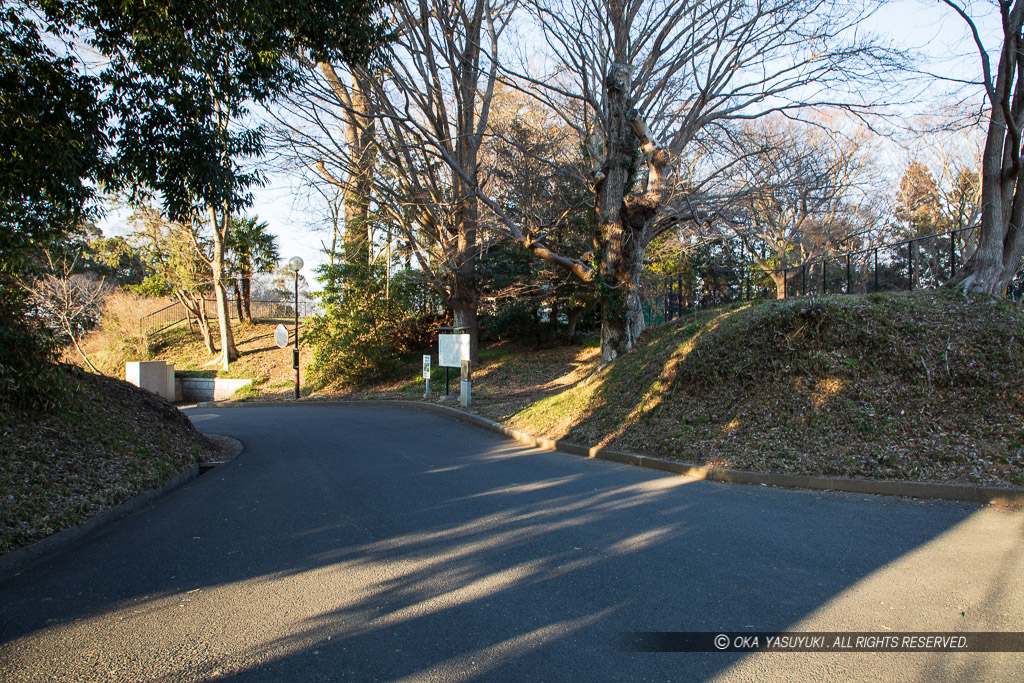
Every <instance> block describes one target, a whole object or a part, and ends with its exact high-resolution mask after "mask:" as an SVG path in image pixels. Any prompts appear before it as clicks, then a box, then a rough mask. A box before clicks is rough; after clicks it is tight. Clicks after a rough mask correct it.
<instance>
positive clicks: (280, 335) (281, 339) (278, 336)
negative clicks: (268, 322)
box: [274, 325, 288, 349]
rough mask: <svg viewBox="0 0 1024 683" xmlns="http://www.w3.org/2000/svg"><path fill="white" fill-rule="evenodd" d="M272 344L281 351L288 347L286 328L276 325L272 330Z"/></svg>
mask: <svg viewBox="0 0 1024 683" xmlns="http://www.w3.org/2000/svg"><path fill="white" fill-rule="evenodd" d="M274 343H276V344H277V346H278V348H281V349H283V348H284V347H286V346H288V328H287V327H285V326H284V325H278V326H277V327H276V328H275V329H274Z"/></svg>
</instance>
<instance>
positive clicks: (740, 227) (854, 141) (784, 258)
mask: <svg viewBox="0 0 1024 683" xmlns="http://www.w3.org/2000/svg"><path fill="white" fill-rule="evenodd" d="M735 149H736V151H735V155H736V158H737V162H736V164H735V165H734V166H733V169H732V174H731V175H732V178H731V179H732V181H733V183H734V189H733V192H732V194H733V197H734V200H733V207H732V209H731V210H730V211H729V212H728V213H727V214H726V215H725V216H723V220H721V221H719V224H720V225H723V226H727V229H728V230H729V231H731V232H732V233H734V234H735V235H736V237H738V238H739V239H740V240H741V241H742V242H743V245H744V247H745V249H746V253H747V254H748V255H749V256H750V257H751V258H752V259H753V260H754V262H755V263H756V264H757V266H758V268H760V269H761V270H762V271H763V272H764V273H766V274H767V275H769V276H770V277H771V278H772V280H773V282H774V283H775V287H776V296H777V297H778V298H780V299H782V298H785V296H786V268H787V266H792V265H797V264H800V263H804V262H806V261H808V260H811V259H814V258H818V257H822V256H825V255H827V254H829V253H831V252H833V251H837V250H839V249H842V250H844V251H853V250H854V247H856V246H859V243H860V238H861V237H862V236H864V235H866V234H867V233H868V232H869V231H870V230H871V229H872V228H873V227H874V221H873V220H872V218H873V216H874V214H875V212H873V211H871V210H870V208H869V204H870V203H871V201H872V200H871V198H872V196H873V194H874V193H873V192H872V191H871V190H872V189H873V188H872V180H873V178H872V175H871V170H872V169H871V164H870V157H871V154H870V153H871V151H873V150H872V149H871V147H870V143H869V140H868V138H867V134H866V132H865V131H863V130H859V131H854V133H853V135H841V136H840V135H835V134H833V133H830V132H829V131H828V130H826V129H825V128H824V127H823V126H822V125H820V122H819V124H818V125H811V124H806V123H804V124H799V123H793V122H790V121H788V120H786V119H785V118H783V117H766V118H764V119H762V120H759V121H756V122H750V123H747V124H745V125H743V126H741V127H740V129H739V130H738V131H737V132H736V134H735Z"/></svg>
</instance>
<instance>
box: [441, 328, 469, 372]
mask: <svg viewBox="0 0 1024 683" xmlns="http://www.w3.org/2000/svg"><path fill="white" fill-rule="evenodd" d="M437 350H438V354H437V355H438V359H437V364H438V365H439V366H441V367H442V368H461V367H462V361H464V360H470V356H469V335H468V334H439V335H437Z"/></svg>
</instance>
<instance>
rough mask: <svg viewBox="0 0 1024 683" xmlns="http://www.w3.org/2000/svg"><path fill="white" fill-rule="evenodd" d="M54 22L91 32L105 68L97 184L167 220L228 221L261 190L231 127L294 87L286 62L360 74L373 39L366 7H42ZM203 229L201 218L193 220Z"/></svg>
mask: <svg viewBox="0 0 1024 683" xmlns="http://www.w3.org/2000/svg"><path fill="white" fill-rule="evenodd" d="M47 7H48V9H49V10H50V13H51V15H52V16H53V17H54V18H56V19H57V20H59V21H66V22H68V23H70V24H76V25H79V26H85V27H88V28H89V29H91V31H92V37H91V38H90V42H91V43H92V45H93V46H94V47H95V48H96V49H97V50H98V51H99V52H100V53H101V54H102V55H104V56H105V57H106V58H107V59H108V63H107V64H106V66H105V68H104V70H103V72H102V74H101V78H102V81H103V84H104V86H105V95H106V96H105V104H106V106H107V107H108V109H109V112H110V113H111V114H112V115H113V116H114V118H113V119H111V121H112V131H111V139H112V142H113V148H112V149H113V154H112V157H111V160H110V161H111V163H110V164H109V165H108V166H107V167H106V171H105V173H104V180H105V181H106V182H107V183H108V184H109V186H110V187H111V188H113V189H117V190H124V191H127V192H129V193H130V194H133V195H136V198H137V197H138V195H140V194H143V195H145V194H152V193H156V194H158V195H159V197H160V199H161V201H162V203H163V208H164V210H165V211H166V212H167V214H168V215H169V216H170V217H171V218H172V219H175V220H187V219H191V218H194V217H195V216H196V213H197V212H205V211H206V210H207V209H209V208H215V209H216V210H217V211H228V212H230V211H234V210H236V209H239V208H241V207H244V206H246V205H247V204H248V202H249V197H248V195H247V194H245V190H246V189H247V188H249V187H251V186H252V185H254V184H259V183H260V182H261V176H260V173H259V171H254V170H247V168H245V167H244V162H245V161H246V159H247V158H251V157H253V156H258V155H260V153H261V152H262V139H261V135H260V131H259V130H256V129H248V128H245V127H244V126H241V125H240V122H241V121H243V120H244V119H245V117H246V116H247V114H248V113H249V107H251V106H252V105H253V104H263V103H268V102H270V101H272V100H273V99H274V98H275V97H277V96H279V95H280V94H282V93H283V92H285V91H286V90H287V89H288V88H289V87H290V86H291V84H292V83H293V81H294V78H295V74H296V71H295V69H294V64H295V61H294V60H295V59H297V58H303V59H313V60H318V59H328V58H329V59H339V60H342V61H346V62H362V61H364V60H365V59H366V58H368V57H369V55H370V53H371V51H372V50H373V49H374V47H375V46H376V45H377V44H379V43H380V40H381V38H382V31H381V29H380V27H378V26H377V25H375V24H374V23H373V22H372V21H371V19H370V14H371V13H372V12H373V10H374V9H375V7H376V5H375V3H374V2H372V1H371V2H364V1H363V0H349V1H347V2H330V3H327V2H319V1H317V0H313V1H303V0H245V1H242V0H198V1H197V0H163V1H160V2H153V1H151V0H141V1H140V0H128V1H127V2H124V1H118V2H106V1H102V2H89V3H84V2H79V1H76V0H72V1H70V2H50V3H48V4H47ZM204 217H205V213H204Z"/></svg>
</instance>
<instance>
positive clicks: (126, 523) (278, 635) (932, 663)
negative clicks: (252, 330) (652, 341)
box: [0, 406, 1024, 681]
mask: <svg viewBox="0 0 1024 683" xmlns="http://www.w3.org/2000/svg"><path fill="white" fill-rule="evenodd" d="M188 413H189V416H190V417H191V418H192V420H193V421H194V422H195V424H196V425H197V427H199V428H200V429H201V430H203V431H206V432H209V433H216V434H224V435H228V436H233V437H235V438H237V439H239V440H241V441H242V442H243V444H244V445H245V451H244V452H243V453H242V455H241V456H239V457H238V458H237V459H236V460H234V461H233V462H231V463H229V464H227V465H224V466H222V467H219V468H217V469H215V470H213V471H211V472H209V473H208V474H205V475H204V476H202V477H200V478H199V479H197V480H196V481H195V482H193V483H192V484H190V485H188V486H186V487H184V488H182V489H179V490H178V491H176V492H174V493H173V494H171V495H170V496H168V497H166V498H164V499H162V500H160V501H159V502H158V503H156V504H155V505H153V506H151V507H149V508H147V509H145V510H142V511H140V512H139V513H137V514H135V515H132V516H130V517H128V518H126V519H124V520H122V521H121V522H119V523H117V524H116V525H114V526H112V527H110V528H109V529H107V530H106V531H105V532H103V533H102V534H100V535H99V536H97V537H94V538H92V539H90V540H89V541H88V542H86V543H84V544H83V545H81V546H79V547H77V548H74V549H72V550H70V551H68V552H65V553H63V554H61V555H59V556H56V557H54V558H52V559H51V560H50V561H48V562H46V563H45V564H42V565H40V566H37V567H34V568H32V569H31V570H30V571H27V572H24V573H23V574H22V575H19V576H16V577H13V578H11V579H8V580H7V581H5V582H3V583H0V680H2V681H20V680H26V681H28V680H31V681H35V680H69V681H70V680H75V681H81V680H123V681H136V680H166V681H179V680H214V679H218V678H221V677H237V678H238V679H240V680H252V681H286V680H300V681H301V680H310V681H314V680H343V681H348V680H351V681H364V680H366V681H370V680H409V681H467V680H509V681H519V680H534V681H557V680H565V681H598V680H661V681H668V680H677V681H693V680H891V681H936V680H964V681H974V680H984V681H1001V680H1005V681H1019V680H1021V679H1022V677H1024V654H1020V653H986V654H980V653H973V654H963V653H957V654H948V653H928V654H906V653H858V654H851V653H845V654H834V653H829V654H819V653H791V654H767V653H759V654H741V653H671V654H669V653H654V654H652V653H639V652H625V651H623V650H622V649H621V648H620V636H621V634H622V633H623V632H630V631H720V630H721V631H745V630H748V631H749V630H755V631H781V630H787V629H792V630H801V631H804V630H808V631H848V630H849V631H875V632H886V631H892V632H900V631H1024V580H1022V577H1024V512H1022V511H1020V510H1009V509H1001V508H985V507H981V506H977V505H971V504H963V503H948V502H919V501H910V500H898V499H891V498H883V497H872V496H857V495H849V494H830V493H815V492H804V491H790V490H777V489H770V488H766V487H756V486H742V485H728V484H717V483H710V482H700V481H692V480H688V479H685V478H682V477H677V476H666V475H665V474H663V473H658V472H652V471H648V470H641V469H636V468H630V467H626V466H622V465H617V464H614V463H608V462H601V461H592V460H586V459H583V458H579V457H574V456H568V455H563V454H558V453H549V452H541V451H537V450H533V449H527V448H524V447H522V446H519V445H518V444H515V443H513V442H511V441H508V440H506V439H505V438H503V437H499V436H497V435H494V434H491V433H489V432H486V431H483V430H480V429H478V428H475V427H471V426H468V425H465V424H462V423H460V422H457V421H455V420H453V419H451V418H447V417H444V416H440V415H436V414H433V413H426V412H419V411H416V410H410V409H402V408H391V407H356V406H352V407H349V406H340V407H339V406H301V407H247V408H231V409H193V410H190V411H188Z"/></svg>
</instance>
